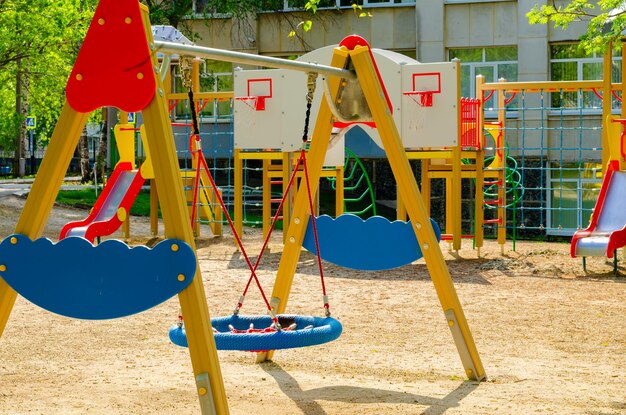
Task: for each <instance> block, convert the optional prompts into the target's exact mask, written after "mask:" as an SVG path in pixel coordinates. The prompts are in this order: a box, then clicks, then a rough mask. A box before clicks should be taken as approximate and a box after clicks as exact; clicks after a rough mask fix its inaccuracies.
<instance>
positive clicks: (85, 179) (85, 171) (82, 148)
mask: <svg viewBox="0 0 626 415" xmlns="http://www.w3.org/2000/svg"><path fill="white" fill-rule="evenodd" d="M78 154H79V155H80V182H81V183H82V184H85V183H89V182H90V181H91V169H90V168H89V141H88V138H87V128H83V133H82V134H81V135H80V140H79V141H78Z"/></svg>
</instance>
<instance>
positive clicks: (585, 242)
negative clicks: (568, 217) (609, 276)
mask: <svg viewBox="0 0 626 415" xmlns="http://www.w3.org/2000/svg"><path fill="white" fill-rule="evenodd" d="M625 197H626V171H622V170H619V162H618V161H616V160H613V161H611V162H609V166H608V169H607V172H606V174H605V177H604V180H602V187H601V188H600V194H599V195H598V200H597V201H596V207H595V209H594V210H593V216H592V217H591V223H589V226H588V227H587V229H582V230H579V231H576V233H574V236H573V238H572V245H571V250H570V254H571V256H572V257H576V256H582V257H586V256H606V257H607V258H613V254H614V252H615V250H616V249H619V248H621V247H623V246H626V209H625V208H624V201H625V200H626V199H625Z"/></svg>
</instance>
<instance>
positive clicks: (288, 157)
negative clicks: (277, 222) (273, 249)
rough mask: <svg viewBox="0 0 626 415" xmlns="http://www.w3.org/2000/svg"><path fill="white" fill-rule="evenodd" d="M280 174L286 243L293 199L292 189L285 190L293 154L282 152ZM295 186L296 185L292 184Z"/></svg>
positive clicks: (284, 240) (291, 168)
mask: <svg viewBox="0 0 626 415" xmlns="http://www.w3.org/2000/svg"><path fill="white" fill-rule="evenodd" d="M282 156H283V158H282V164H283V168H282V172H283V177H282V181H283V196H284V198H285V202H284V205H283V211H282V215H283V243H286V242H287V229H288V228H289V217H290V215H291V199H292V198H293V194H294V188H293V187H292V188H291V189H289V190H287V186H288V185H289V179H290V178H291V174H292V172H293V168H294V166H293V153H290V152H287V151H285V152H283V154H282ZM294 185H295V186H297V183H296V184H294Z"/></svg>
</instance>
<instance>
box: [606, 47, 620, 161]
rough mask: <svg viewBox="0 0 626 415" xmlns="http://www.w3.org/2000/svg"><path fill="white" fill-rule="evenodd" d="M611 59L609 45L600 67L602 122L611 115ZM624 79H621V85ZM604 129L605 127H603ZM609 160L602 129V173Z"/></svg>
mask: <svg viewBox="0 0 626 415" xmlns="http://www.w3.org/2000/svg"><path fill="white" fill-rule="evenodd" d="M612 59H613V43H612V42H611V43H609V46H608V48H607V50H606V52H604V60H603V65H602V96H603V97H604V99H603V100H602V121H603V122H604V121H606V120H607V117H608V116H609V115H611V109H612V108H611V107H612V101H613V99H612V98H611V83H612V77H613V76H612V68H613V65H612ZM623 82H624V79H623V78H622V83H623ZM605 127H606V126H605ZM610 158H611V154H610V151H609V134H608V128H603V129H602V171H603V173H606V166H607V163H608V162H609V160H610Z"/></svg>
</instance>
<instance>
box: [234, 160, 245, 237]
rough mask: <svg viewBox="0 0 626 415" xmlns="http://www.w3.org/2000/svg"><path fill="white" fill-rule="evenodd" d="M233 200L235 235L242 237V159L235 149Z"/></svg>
mask: <svg viewBox="0 0 626 415" xmlns="http://www.w3.org/2000/svg"><path fill="white" fill-rule="evenodd" d="M234 159H235V160H234V176H235V177H234V178H233V187H234V193H235V194H234V198H233V203H234V206H233V222H234V225H235V232H237V235H242V236H243V233H242V232H243V159H242V158H241V150H240V149H238V148H236V149H235V154H234Z"/></svg>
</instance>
